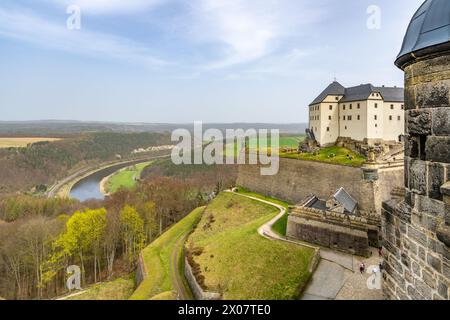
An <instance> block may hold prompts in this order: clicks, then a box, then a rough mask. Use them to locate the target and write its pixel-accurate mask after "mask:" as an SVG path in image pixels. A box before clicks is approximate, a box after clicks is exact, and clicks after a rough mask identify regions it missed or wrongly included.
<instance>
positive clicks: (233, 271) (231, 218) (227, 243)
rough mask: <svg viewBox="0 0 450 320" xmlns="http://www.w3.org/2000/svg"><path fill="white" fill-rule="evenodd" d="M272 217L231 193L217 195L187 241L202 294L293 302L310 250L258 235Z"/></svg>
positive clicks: (271, 210)
mask: <svg viewBox="0 0 450 320" xmlns="http://www.w3.org/2000/svg"><path fill="white" fill-rule="evenodd" d="M278 212H279V210H278V209H277V208H275V207H273V206H271V205H268V204H263V203H260V202H258V201H256V200H251V199H248V198H243V197H241V196H239V195H234V194H231V193H221V194H220V195H219V196H218V197H217V198H216V199H215V200H214V201H213V202H211V203H210V205H209V206H208V208H207V210H206V211H205V213H204V215H203V217H202V219H201V221H200V223H199V224H198V226H197V228H196V230H195V232H193V233H192V234H191V235H190V237H189V240H188V248H189V249H190V250H192V249H195V251H196V252H197V255H194V261H195V263H196V264H198V266H199V270H200V271H201V274H200V275H201V278H202V277H204V279H203V283H204V286H205V287H206V288H207V289H208V290H210V291H216V292H220V293H222V295H223V298H224V299H226V300H229V299H231V300H233V299H237V300H245V299H250V300H255V299H256V300H258V299H261V300H271V299H279V300H289V299H297V298H298V297H299V294H300V291H301V289H302V288H303V287H304V286H305V285H306V284H307V281H308V279H309V278H310V276H311V274H310V272H309V270H308V267H309V264H310V262H311V259H312V258H313V256H314V251H313V250H312V249H309V248H305V247H300V246H297V245H294V244H291V243H285V242H281V241H272V240H268V239H265V238H263V237H261V236H260V235H259V234H258V232H257V229H258V228H259V227H260V226H261V225H263V224H264V223H266V222H268V221H270V220H271V219H273V217H275V216H276V215H277V214H278ZM191 252H192V251H191ZM198 252H200V254H198Z"/></svg>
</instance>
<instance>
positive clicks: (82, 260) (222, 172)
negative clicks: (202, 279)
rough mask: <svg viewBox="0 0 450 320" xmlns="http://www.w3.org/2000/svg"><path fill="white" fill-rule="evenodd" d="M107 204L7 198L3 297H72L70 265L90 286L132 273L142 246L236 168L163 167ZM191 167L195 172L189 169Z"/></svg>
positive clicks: (224, 183) (230, 179) (2, 204)
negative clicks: (175, 169)
mask: <svg viewBox="0 0 450 320" xmlns="http://www.w3.org/2000/svg"><path fill="white" fill-rule="evenodd" d="M165 166H167V163H161V164H160V166H159V169H157V170H156V172H153V173H152V174H150V175H149V176H148V177H147V178H146V179H144V180H142V181H140V182H139V183H138V185H137V186H136V187H135V188H134V189H132V190H125V189H122V190H119V191H118V192H116V193H114V194H113V195H111V196H110V197H107V198H106V199H105V200H104V201H87V202H84V203H80V202H78V201H75V200H69V199H44V198H37V197H31V196H25V195H21V196H13V197H6V198H4V199H3V200H1V201H0V220H3V221H7V222H6V223H0V296H2V297H5V298H7V299H47V298H52V297H56V296H60V295H62V294H64V293H65V292H66V291H67V289H66V288H65V283H66V280H67V274H66V268H67V266H69V265H73V264H75V265H78V266H80V267H81V270H82V283H83V286H86V285H89V284H91V283H96V282H99V281H106V280H110V279H114V278H115V277H118V276H121V275H123V274H124V273H129V272H132V271H133V270H134V268H135V266H136V261H137V258H138V256H139V253H140V251H141V250H142V249H143V248H144V247H145V246H146V245H147V244H149V243H151V242H152V241H153V240H155V239H156V238H157V237H158V236H159V235H161V234H162V233H163V232H164V231H165V230H166V229H167V228H169V227H170V226H171V225H173V224H174V223H176V222H178V221H179V220H180V219H182V218H183V217H184V216H185V215H186V214H188V213H189V212H191V211H192V210H193V209H195V208H196V207H198V206H201V205H204V204H205V203H206V202H208V201H209V199H210V197H211V194H213V193H217V192H220V191H221V190H222V189H224V188H228V187H230V186H232V185H233V184H234V181H235V176H236V172H235V168H234V167H233V168H232V167H214V168H211V167H209V168H203V169H201V168H200V169H196V170H194V172H190V173H186V169H180V171H181V172H183V174H182V175H179V174H176V173H175V174H172V175H171V176H167V172H165V171H164V170H162V169H161V168H164V167H165ZM187 172H189V170H187Z"/></svg>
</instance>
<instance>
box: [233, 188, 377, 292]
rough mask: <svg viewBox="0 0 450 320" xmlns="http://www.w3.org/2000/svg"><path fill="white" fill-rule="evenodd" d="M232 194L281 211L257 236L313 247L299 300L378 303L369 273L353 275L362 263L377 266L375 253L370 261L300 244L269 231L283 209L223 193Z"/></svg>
mask: <svg viewBox="0 0 450 320" xmlns="http://www.w3.org/2000/svg"><path fill="white" fill-rule="evenodd" d="M226 192H230V193H233V194H235V195H238V196H241V197H245V198H249V199H252V200H256V201H259V202H262V203H265V204H268V205H271V206H274V207H276V208H278V209H279V210H280V213H279V214H278V215H277V216H276V217H275V218H273V219H272V220H270V221H269V222H267V223H266V224H264V225H263V226H261V227H260V228H259V229H258V233H259V234H260V235H261V236H263V237H265V238H267V239H271V240H279V241H285V242H289V243H293V244H297V245H300V246H304V247H308V248H312V249H314V250H315V251H316V256H320V261H319V262H318V265H317V268H314V266H315V263H312V264H311V266H310V271H311V272H313V276H312V279H311V281H310V283H309V285H308V286H307V288H306V289H305V292H304V293H303V297H302V300H381V299H383V294H382V292H381V290H370V289H368V288H367V286H366V282H367V279H368V278H369V277H370V272H369V273H368V274H360V273H359V272H355V270H356V269H357V268H358V266H359V264H360V262H362V261H364V262H365V264H366V265H367V266H370V265H375V266H377V265H378V264H379V263H380V261H381V259H380V258H379V257H378V256H377V253H376V250H375V249H374V250H372V251H373V252H372V257H371V258H369V259H365V258H361V257H356V256H352V255H350V254H345V253H341V252H337V251H333V250H330V249H327V248H319V247H317V246H313V245H310V244H307V243H304V242H300V241H292V240H289V239H287V238H285V237H283V236H280V235H278V234H277V233H276V232H274V231H273V230H272V227H273V225H274V224H275V223H276V222H277V221H278V220H279V219H281V218H282V217H283V216H284V215H285V214H286V208H285V207H283V206H281V205H279V204H276V203H273V202H270V201H266V200H262V199H259V198H256V197H252V196H248V195H244V194H240V193H237V192H233V191H229V190H228V191H226Z"/></svg>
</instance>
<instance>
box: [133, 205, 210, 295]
mask: <svg viewBox="0 0 450 320" xmlns="http://www.w3.org/2000/svg"><path fill="white" fill-rule="evenodd" d="M203 211H204V208H197V209H195V210H194V211H193V212H191V213H190V214H189V215H188V216H187V217H185V218H184V219H183V220H181V221H180V222H178V223H177V224H176V225H174V226H173V227H172V228H170V229H169V230H168V231H166V232H165V233H164V234H163V235H162V236H160V237H159V238H158V239H156V240H155V241H154V242H153V243H151V244H150V245H149V246H148V247H147V248H145V249H144V250H143V251H142V257H143V260H144V265H145V267H146V270H147V278H146V279H145V280H144V281H143V282H142V283H141V284H140V286H139V287H138V288H137V289H136V291H135V292H134V293H133V295H132V296H131V298H130V299H132V300H149V299H151V300H174V299H176V296H175V294H174V290H175V288H174V285H173V283H174V281H175V279H174V275H175V272H174V271H176V272H179V273H180V272H182V270H181V269H182V268H183V266H184V265H183V263H184V259H182V256H183V255H182V250H183V243H184V242H183V241H182V240H183V239H184V237H185V236H186V235H187V234H188V233H189V232H190V231H191V230H192V228H193V227H194V226H195V224H196V223H197V222H198V220H199V218H200V216H201V215H202V214H203ZM174 250H176V252H174ZM174 255H175V256H176V257H177V261H176V264H177V265H176V270H174V266H171V258H172V257H173V256H174ZM183 285H186V284H185V283H184V284H183Z"/></svg>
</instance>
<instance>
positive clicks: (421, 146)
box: [382, 52, 450, 300]
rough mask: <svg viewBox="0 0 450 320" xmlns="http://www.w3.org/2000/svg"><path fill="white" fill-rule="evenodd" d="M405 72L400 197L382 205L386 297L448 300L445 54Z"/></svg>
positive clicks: (448, 85)
mask: <svg viewBox="0 0 450 320" xmlns="http://www.w3.org/2000/svg"><path fill="white" fill-rule="evenodd" d="M404 71H405V95H406V97H405V105H406V110H405V113H406V115H405V120H406V146H405V189H406V192H405V199H404V201H395V200H391V201H387V202H384V203H383V206H382V236H383V246H384V252H385V265H386V272H385V273H384V277H385V279H384V293H385V296H386V297H387V298H389V299H402V300H403V299H413V300H423V299H427V300H428V299H429V300H431V299H436V300H442V299H445V300H447V299H449V294H450V291H449V288H450V251H449V246H450V226H449V225H450V224H449V223H450V183H449V182H448V181H449V180H450V53H449V52H446V53H443V54H442V53H441V54H439V55H433V56H425V57H421V58H419V59H416V60H415V61H413V62H412V63H410V64H408V65H405V66H404Z"/></svg>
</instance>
